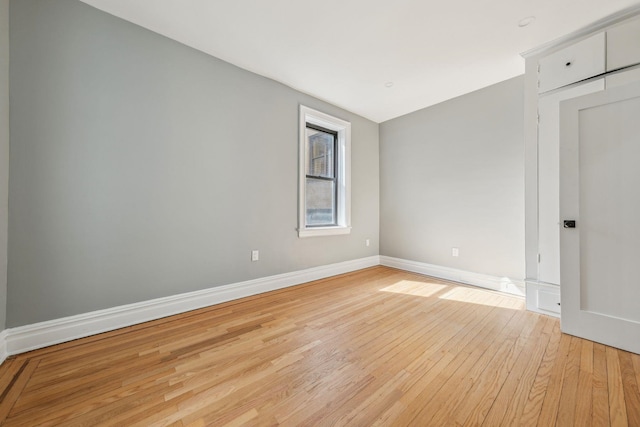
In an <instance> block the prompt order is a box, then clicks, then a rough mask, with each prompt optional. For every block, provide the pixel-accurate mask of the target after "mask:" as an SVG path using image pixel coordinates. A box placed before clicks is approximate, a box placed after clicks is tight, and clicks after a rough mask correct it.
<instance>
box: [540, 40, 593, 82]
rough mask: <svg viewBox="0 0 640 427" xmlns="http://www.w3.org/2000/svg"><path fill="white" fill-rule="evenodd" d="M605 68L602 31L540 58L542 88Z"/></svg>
mask: <svg viewBox="0 0 640 427" xmlns="http://www.w3.org/2000/svg"><path fill="white" fill-rule="evenodd" d="M604 72H605V33H598V34H595V35H593V36H591V37H589V38H587V39H584V40H582V41H580V42H578V43H575V44H572V45H571V46H568V47H565V48H564V49H562V50H559V51H557V52H554V53H552V54H550V55H547V56H545V57H543V58H540V61H539V62H538V92H540V93H544V92H548V91H550V90H553V89H557V88H559V87H562V86H566V85H569V84H572V83H576V82H579V81H581V80H585V79H588V78H590V77H593V76H597V75H599V74H602V73H604Z"/></svg>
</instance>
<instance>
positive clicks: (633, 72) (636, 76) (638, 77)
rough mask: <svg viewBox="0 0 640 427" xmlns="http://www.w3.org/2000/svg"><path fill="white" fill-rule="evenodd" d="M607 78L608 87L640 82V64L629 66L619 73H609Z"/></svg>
mask: <svg viewBox="0 0 640 427" xmlns="http://www.w3.org/2000/svg"><path fill="white" fill-rule="evenodd" d="M605 79H606V81H607V89H609V88H612V87H618V86H623V85H626V84H629V83H634V82H640V66H638V67H632V68H627V69H624V70H621V71H620V72H617V73H609V74H607V77H606V78H605Z"/></svg>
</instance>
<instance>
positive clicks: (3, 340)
mask: <svg viewBox="0 0 640 427" xmlns="http://www.w3.org/2000/svg"><path fill="white" fill-rule="evenodd" d="M7 357H9V353H8V352H7V330H6V329H5V330H4V331H2V332H0V365H2V363H3V362H4V361H5V359H6V358H7Z"/></svg>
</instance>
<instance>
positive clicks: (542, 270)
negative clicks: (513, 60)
mask: <svg viewBox="0 0 640 427" xmlns="http://www.w3.org/2000/svg"><path fill="white" fill-rule="evenodd" d="M601 90H604V78H601V79H598V80H594V81H591V82H588V83H584V84H581V85H577V86H572V87H570V88H567V89H564V90H561V91H559V92H553V93H550V94H547V95H543V96H540V99H539V101H538V119H539V123H538V254H540V256H539V259H538V281H540V282H545V283H551V284H554V285H559V284H560V226H559V224H560V218H559V216H558V215H559V212H560V206H559V205H560V195H559V187H560V166H559V163H560V161H559V148H558V147H559V145H560V101H564V100H565V99H570V98H575V97H577V96H581V95H586V94H588V93H594V92H598V91H601Z"/></svg>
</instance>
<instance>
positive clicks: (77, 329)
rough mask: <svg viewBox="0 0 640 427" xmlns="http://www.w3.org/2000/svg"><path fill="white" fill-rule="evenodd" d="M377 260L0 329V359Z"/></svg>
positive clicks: (350, 263) (324, 276)
mask: <svg viewBox="0 0 640 427" xmlns="http://www.w3.org/2000/svg"><path fill="white" fill-rule="evenodd" d="M379 264H380V257H379V256H377V255H376V256H371V257H368V258H360V259H355V260H351V261H344V262H339V263H336V264H330V265H325V266H320V267H314V268H308V269H306V270H299V271H294V272H291V273H284V274H278V275H275V276H269V277H264V278H260V279H254V280H247V281H245V282H239V283H233V284H230V285H224V286H217V287H215V288H210V289H204V290H201V291H195V292H188V293H184V294H180V295H174V296H170V297H164V298H157V299H153V300H149V301H143V302H139V303H134V304H127V305H122V306H119V307H113V308H108V309H105V310H98V311H92V312H89V313H83V314H78V315H76V316H70V317H64V318H61V319H54V320H49V321H46V322H40V323H35V324H32V325H26V326H20V327H17V328H10V329H6V330H4V331H3V332H2V333H0V357H2V355H5V357H6V355H7V354H8V355H14V354H18V353H24V352H26V351H30V350H35V349H38V348H43V347H47V346H50V345H53V344H58V343H61V342H65V341H71V340H74V339H78V338H83V337H87V336H90V335H95V334H99V333H102V332H107V331H112V330H115V329H119V328H123V327H126V326H131V325H135V324H138V323H143V322H148V321H150V320H155V319H160V318H162V317H167V316H171V315H174V314H179V313H184V312H186V311H191V310H195V309H198V308H202V307H207V306H210V305H214V304H220V303H222V302H227V301H231V300H235V299H238V298H244V297H248V296H251V295H256V294H261V293H264V292H269V291H273V290H276V289H282V288H286V287H289V286H295V285H299V284H302V283H307V282H311V281H314V280H319V279H324V278H326V277H331V276H335V275H337V274H343V273H349V272H352V271H356V270H361V269H363V268H367V267H373V266H376V265H379Z"/></svg>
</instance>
